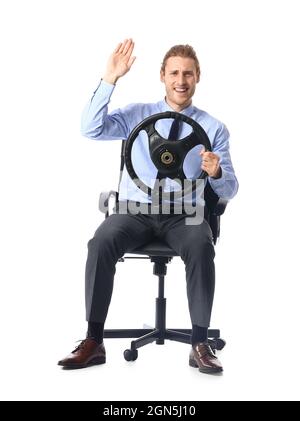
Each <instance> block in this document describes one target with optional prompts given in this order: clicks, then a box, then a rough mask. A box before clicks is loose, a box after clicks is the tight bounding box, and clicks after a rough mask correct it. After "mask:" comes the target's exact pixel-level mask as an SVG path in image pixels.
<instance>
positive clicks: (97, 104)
mask: <svg viewBox="0 0 300 421" xmlns="http://www.w3.org/2000/svg"><path fill="white" fill-rule="evenodd" d="M114 88H115V85H112V84H110V83H107V82H105V81H104V80H101V82H100V84H99V86H98V88H97V89H96V91H95V92H94V94H93V96H92V98H91V99H90V101H89V102H88V103H87V105H86V106H85V108H84V110H83V113H82V117H81V134H82V135H83V136H85V137H87V138H89V139H94V140H113V139H126V138H127V137H128V135H129V128H128V124H127V121H126V116H125V114H124V113H122V111H121V110H120V109H117V110H115V111H113V112H112V113H110V114H108V104H109V102H110V98H111V95H112V93H113V91H114Z"/></svg>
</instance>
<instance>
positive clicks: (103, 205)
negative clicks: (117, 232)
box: [99, 190, 118, 218]
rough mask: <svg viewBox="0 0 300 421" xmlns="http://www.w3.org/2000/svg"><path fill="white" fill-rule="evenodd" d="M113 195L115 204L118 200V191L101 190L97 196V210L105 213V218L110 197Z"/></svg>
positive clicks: (107, 214) (107, 213)
mask: <svg viewBox="0 0 300 421" xmlns="http://www.w3.org/2000/svg"><path fill="white" fill-rule="evenodd" d="M112 197H114V201H115V204H116V203H117V201H118V192H116V191H114V190H110V191H103V192H101V193H100V196H99V210H100V212H103V213H104V214H105V218H107V217H108V216H109V203H110V200H111V198H112Z"/></svg>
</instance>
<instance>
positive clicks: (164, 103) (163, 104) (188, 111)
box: [158, 98, 194, 116]
mask: <svg viewBox="0 0 300 421" xmlns="http://www.w3.org/2000/svg"><path fill="white" fill-rule="evenodd" d="M158 106H159V109H160V110H161V112H164V111H175V110H173V108H171V107H170V105H169V104H168V103H167V101H166V98H164V99H163V101H160V102H159V103H158ZM193 109H194V106H193V104H191V105H189V106H188V107H186V108H184V109H183V110H182V111H180V113H181V114H184V115H187V116H190V115H191V114H192V113H193Z"/></svg>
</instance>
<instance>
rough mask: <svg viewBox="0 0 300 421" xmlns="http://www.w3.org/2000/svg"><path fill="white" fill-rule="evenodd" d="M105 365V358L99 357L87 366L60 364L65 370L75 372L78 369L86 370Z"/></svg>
mask: <svg viewBox="0 0 300 421" xmlns="http://www.w3.org/2000/svg"><path fill="white" fill-rule="evenodd" d="M105 363H106V358H105V357H97V358H94V359H93V360H91V361H89V362H88V363H86V364H72V363H69V364H68V363H60V362H59V363H58V365H60V366H62V367H63V368H67V369H72V370H75V369H77V368H86V367H91V366H93V365H100V364H105Z"/></svg>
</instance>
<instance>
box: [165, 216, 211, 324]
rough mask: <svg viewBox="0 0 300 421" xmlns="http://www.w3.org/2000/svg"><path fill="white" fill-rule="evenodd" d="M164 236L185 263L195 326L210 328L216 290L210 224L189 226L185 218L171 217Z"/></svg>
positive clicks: (191, 313) (190, 305)
mask: <svg viewBox="0 0 300 421" xmlns="http://www.w3.org/2000/svg"><path fill="white" fill-rule="evenodd" d="M164 238H165V240H166V241H167V243H168V244H169V245H170V247H172V248H173V249H174V250H175V251H176V252H177V253H178V254H179V255H180V256H181V258H182V260H183V261H184V263H185V270H186V282H187V297H188V304H189V311H190V316H191V321H192V324H193V325H198V326H202V327H208V326H209V324H210V318H211V311H212V305H213V298H214V289H215V266H214V256H215V252H214V246H213V240H212V233H211V229H210V226H209V224H208V223H207V221H206V220H204V221H203V222H202V223H201V224H199V225H186V224H185V218H184V217H182V216H181V217H178V216H174V217H173V218H170V219H169V220H168V221H167V223H166V225H165V227H164Z"/></svg>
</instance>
